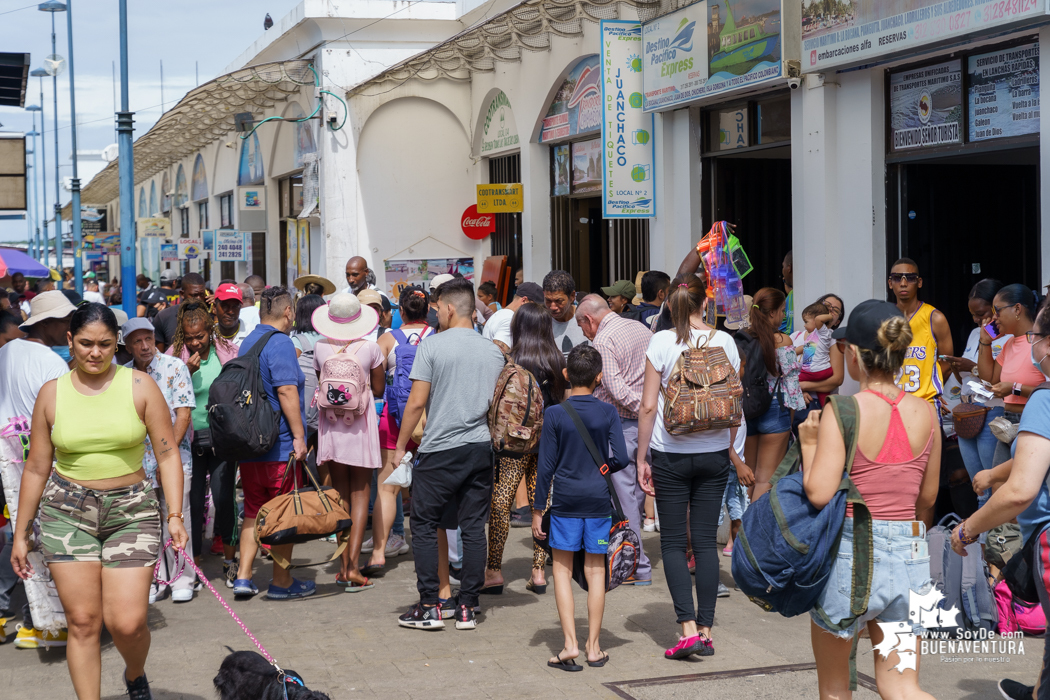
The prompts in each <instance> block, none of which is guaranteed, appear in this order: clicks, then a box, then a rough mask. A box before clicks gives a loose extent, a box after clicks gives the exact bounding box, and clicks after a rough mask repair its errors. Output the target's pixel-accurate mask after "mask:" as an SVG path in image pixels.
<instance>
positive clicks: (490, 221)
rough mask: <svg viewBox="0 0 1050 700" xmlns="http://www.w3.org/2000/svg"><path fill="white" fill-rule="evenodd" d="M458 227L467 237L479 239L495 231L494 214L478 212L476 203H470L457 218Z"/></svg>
mask: <svg viewBox="0 0 1050 700" xmlns="http://www.w3.org/2000/svg"><path fill="white" fill-rule="evenodd" d="M459 227H460V228H461V229H463V233H464V234H465V235H466V237H467V238H472V239H474V240H475V241H480V240H481V239H483V238H485V237H486V236H488V235H490V234H493V233H495V232H496V215H495V214H479V213H478V205H477V204H471V205H470V206H469V207H467V208H466V210H465V211H464V212H463V216H461V217H460V219H459Z"/></svg>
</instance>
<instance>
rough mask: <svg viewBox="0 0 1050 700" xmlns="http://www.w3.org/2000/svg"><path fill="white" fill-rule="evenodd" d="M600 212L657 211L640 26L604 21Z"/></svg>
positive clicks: (620, 215)
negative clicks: (644, 89)
mask: <svg viewBox="0 0 1050 700" xmlns="http://www.w3.org/2000/svg"><path fill="white" fill-rule="evenodd" d="M601 41H602V52H601V69H602V73H601V81H602V162H603V167H602V170H603V182H602V215H603V216H604V217H605V218H606V219H645V218H651V217H652V216H654V215H655V212H656V207H655V198H654V192H655V190H654V186H653V160H654V146H653V142H652V135H653V115H652V114H646V113H645V112H644V111H642V106H643V99H642V92H643V87H642V25H641V23H640V22H631V21H628V20H602V23H601Z"/></svg>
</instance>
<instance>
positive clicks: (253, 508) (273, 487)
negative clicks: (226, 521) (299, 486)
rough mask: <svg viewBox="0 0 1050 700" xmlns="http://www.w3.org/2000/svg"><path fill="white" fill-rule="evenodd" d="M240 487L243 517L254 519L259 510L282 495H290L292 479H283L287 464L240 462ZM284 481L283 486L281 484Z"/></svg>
mask: <svg viewBox="0 0 1050 700" xmlns="http://www.w3.org/2000/svg"><path fill="white" fill-rule="evenodd" d="M240 468H241V487H242V488H243V489H244V517H245V518H251V519H254V518H255V516H257V515H258V514H259V509H260V508H262V507H263V506H264V505H266V502H267V501H270V500H273V499H274V498H276V497H277V496H280V495H281V494H282V493H291V492H292V488H293V483H292V482H293V479H292V478H291V477H289V478H288V479H287V480H286V481H285V479H284V471H285V469H287V468H288V462H241V463H240ZM282 481H284V486H283V487H282V486H281V482H282Z"/></svg>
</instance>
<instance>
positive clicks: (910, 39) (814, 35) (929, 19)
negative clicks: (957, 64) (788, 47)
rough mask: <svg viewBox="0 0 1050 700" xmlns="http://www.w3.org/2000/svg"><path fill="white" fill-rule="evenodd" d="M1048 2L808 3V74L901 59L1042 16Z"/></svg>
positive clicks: (805, 11)
mask: <svg viewBox="0 0 1050 700" xmlns="http://www.w3.org/2000/svg"><path fill="white" fill-rule="evenodd" d="M1045 7H1046V0H901V2H896V3H893V9H897V8H899V9H900V12H898V13H897V14H894V15H889V16H887V12H886V10H887V3H885V2H881V0H853V1H852V2H851V3H842V2H830V3H829V2H825V0H802V70H803V71H805V72H811V71H814V70H820V69H824V68H830V67H833V66H840V65H844V64H847V63H856V62H858V61H862V60H866V59H870V58H875V57H877V56H884V55H887V54H891V53H898V52H900V51H902V50H904V49H913V48H916V47H919V46H923V45H924V44H930V43H933V42H935V41H941V40H944V39H950V38H954V37H961V36H965V35H967V34H973V33H975V32H979V31H981V30H984V29H988V28H990V27H995V26H998V25H1003V24H1007V23H1011V22H1016V21H1018V20H1023V19H1029V18H1035V17H1039V16H1041V15H1042V13H1043V11H1044V9H1045Z"/></svg>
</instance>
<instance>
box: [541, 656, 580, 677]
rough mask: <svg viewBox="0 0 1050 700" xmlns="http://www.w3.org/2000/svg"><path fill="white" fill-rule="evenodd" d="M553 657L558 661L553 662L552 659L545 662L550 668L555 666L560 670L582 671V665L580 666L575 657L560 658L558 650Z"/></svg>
mask: <svg viewBox="0 0 1050 700" xmlns="http://www.w3.org/2000/svg"><path fill="white" fill-rule="evenodd" d="M554 658H556V659H557V660H558V661H557V662H554V661H548V662H547V665H548V666H550V667H551V668H557V669H561V670H562V671H569V672H572V673H574V672H576V671H582V670H583V666H580V665H579V664H578V663H576V661H575V659H562V658H561V653H560V652H559V653H558V655H557V656H555V657H554Z"/></svg>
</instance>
